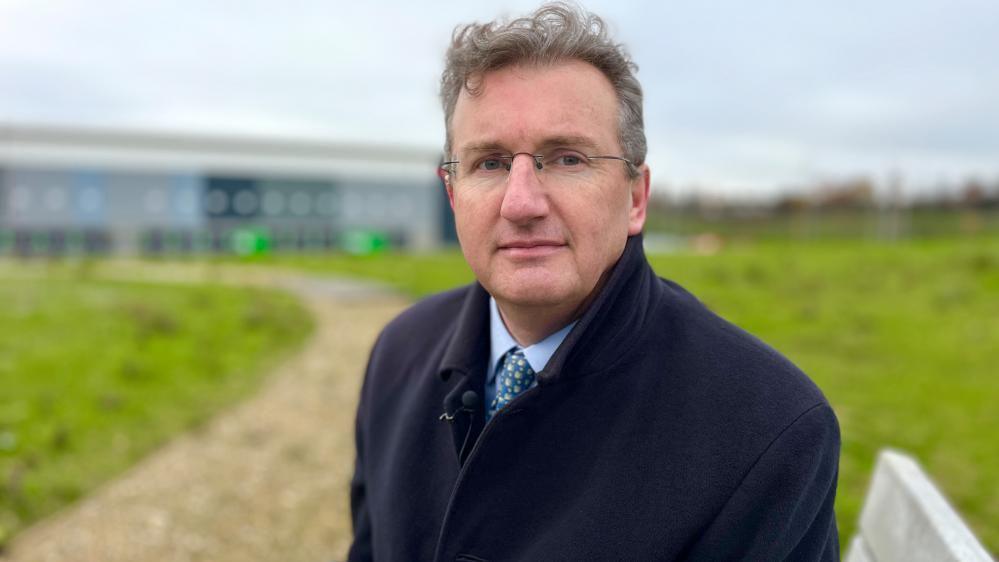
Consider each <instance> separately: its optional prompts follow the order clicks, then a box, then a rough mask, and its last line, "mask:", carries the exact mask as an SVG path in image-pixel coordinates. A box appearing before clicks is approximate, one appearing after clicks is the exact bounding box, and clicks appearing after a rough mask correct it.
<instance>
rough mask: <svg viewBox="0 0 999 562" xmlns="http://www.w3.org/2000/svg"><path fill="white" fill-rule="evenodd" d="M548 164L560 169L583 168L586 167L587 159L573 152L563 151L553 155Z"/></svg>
mask: <svg viewBox="0 0 999 562" xmlns="http://www.w3.org/2000/svg"><path fill="white" fill-rule="evenodd" d="M548 162H549V163H550V164H551V165H553V166H558V167H560V168H582V167H583V166H585V165H586V157H585V156H583V155H582V154H580V153H579V152H576V151H573V150H561V151H558V152H555V153H554V154H552V155H551V156H550V157H549V158H548Z"/></svg>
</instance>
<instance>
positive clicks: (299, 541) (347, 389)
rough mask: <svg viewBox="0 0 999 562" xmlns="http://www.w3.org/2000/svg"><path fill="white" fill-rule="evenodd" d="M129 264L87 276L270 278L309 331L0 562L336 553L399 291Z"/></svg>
mask: <svg viewBox="0 0 999 562" xmlns="http://www.w3.org/2000/svg"><path fill="white" fill-rule="evenodd" d="M136 267H138V266H135V265H134V264H114V265H112V266H110V267H107V268H102V271H101V272H100V273H99V276H101V277H121V278H129V279H134V278H136V277H137V276H141V277H143V278H148V279H150V280H158V281H162V280H166V279H169V280H171V281H177V282H186V281H198V280H204V279H206V278H210V279H212V280H213V281H216V282H224V283H237V284H252V285H270V286H281V287H284V288H287V289H290V290H293V291H294V292H295V293H297V294H298V295H300V296H301V298H302V301H303V303H304V304H305V305H306V306H307V307H308V308H309V310H310V311H311V312H312V314H313V315H314V316H315V317H316V332H315V333H314V334H313V336H312V337H311V339H310V340H309V341H308V342H307V343H306V344H305V347H304V348H303V350H302V351H301V353H299V354H298V355H296V356H295V357H293V358H291V359H289V360H288V361H286V362H285V363H284V364H282V365H281V366H279V367H278V368H277V369H276V370H275V372H274V373H273V374H272V375H271V377H270V378H269V379H268V382H267V383H265V385H264V387H263V388H262V390H261V391H260V392H259V394H257V395H256V396H255V397H253V398H251V399H250V400H248V401H246V402H244V403H242V404H240V405H238V406H236V407H234V408H233V409H231V410H229V411H226V412H223V413H221V414H220V415H219V416H217V417H216V418H215V419H214V420H213V421H212V422H211V423H209V424H207V425H206V426H205V427H204V428H203V429H201V430H199V431H197V432H195V433H193V434H187V435H183V436H180V437H178V438H176V439H175V440H174V441H172V442H170V443H169V444H168V445H166V446H165V447H163V448H162V449H160V450H159V451H157V452H156V453H153V454H152V455H150V456H149V457H147V458H146V459H145V460H144V461H142V462H141V463H139V464H138V465H137V466H135V467H133V468H132V469H131V470H130V471H129V472H127V473H126V474H124V475H123V476H121V477H120V478H118V479H117V480H114V481H112V482H110V483H109V484H107V485H105V486H104V487H102V488H100V489H98V490H96V491H95V492H94V493H92V494H91V495H90V496H88V497H87V498H86V499H84V500H82V501H81V502H80V503H78V504H76V505H74V506H71V507H70V508H68V509H66V510H65V511H63V512H62V513H60V514H58V515H56V516H54V517H52V518H50V519H48V520H45V521H42V522H40V523H39V524H37V525H35V526H34V527H31V528H29V529H27V530H25V531H24V532H23V533H21V534H20V535H19V536H18V537H17V538H16V539H15V541H14V542H13V544H12V545H10V548H9V549H8V551H7V552H6V553H5V555H3V556H0V561H2V562H14V561H17V562H22V561H23V562H28V561H30V562H49V561H52V562H55V561H68V560H72V561H100V562H116V561H126V560H127V561H150V562H159V561H171V562H172V561H192V562H193V561H213V562H227V561H233V562H235V561H240V562H247V561H255V560H261V561H263V560H266V561H282V562H284V561H287V562H298V561H302V562H305V561H310V562H312V561H331V560H341V559H343V558H344V557H345V553H346V549H347V547H348V545H349V543H350V537H351V530H350V519H349V500H348V483H349V479H350V474H351V471H352V468H353V457H354V451H353V417H354V408H355V404H356V401H357V395H358V392H359V388H360V382H361V377H362V374H363V369H364V364H365V361H366V360H367V354H368V351H369V349H370V346H371V344H372V342H373V341H374V338H375V336H376V335H377V333H378V331H379V330H380V329H381V327H382V326H384V324H385V323H386V322H387V321H388V320H389V319H391V318H392V317H393V316H394V315H395V314H397V313H398V312H399V311H400V310H401V309H402V308H403V307H404V306H405V302H404V301H403V300H402V299H401V298H400V297H396V296H392V295H390V294H387V293H386V292H384V291H379V290H373V289H372V288H371V286H368V285H358V284H356V283H349V282H342V281H341V282H332V281H318V280H315V279H305V278H301V277H295V276H293V275H287V274H285V275H280V274H279V275H275V274H274V273H273V272H267V271H265V270H260V271H258V272H255V273H254V272H251V273H249V274H248V273H247V271H246V270H231V271H230V270H225V269H219V268H210V270H205V269H203V268H202V269H199V268H198V267H185V268H176V267H166V266H164V267H162V268H150V267H148V266H142V267H141V270H139V269H136Z"/></svg>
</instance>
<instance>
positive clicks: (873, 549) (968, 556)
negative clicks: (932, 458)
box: [845, 450, 994, 562]
mask: <svg viewBox="0 0 999 562" xmlns="http://www.w3.org/2000/svg"><path fill="white" fill-rule="evenodd" d="M845 560H846V562H903V561H905V562H924V561H925V562H994V561H993V560H992V558H991V557H990V556H989V554H988V552H986V551H985V548H984V547H983V546H982V544H981V543H980V542H978V540H977V539H976V538H975V536H974V535H973V534H972V533H971V530H970V529H968V526H967V525H965V523H964V522H963V521H961V518H960V516H959V515H958V514H957V512H956V511H954V509H953V508H952V507H951V506H950V505H949V504H948V503H947V500H946V499H944V497H943V495H942V494H941V493H940V491H939V490H937V488H936V487H935V486H934V485H933V482H931V481H930V479H929V478H928V477H927V476H926V473H924V472H923V471H922V469H921V468H919V465H918V464H917V463H916V461H915V460H913V459H912V458H911V457H909V456H907V455H904V454H902V453H899V452H896V451H889V450H884V451H881V453H880V454H879V455H878V462H877V465H876V466H875V467H874V477H873V478H872V480H871V487H870V489H869V490H868V492H867V497H866V499H865V500H864V507H863V510H862V511H861V514H860V529H859V530H858V532H857V534H856V535H855V536H854V537H853V540H852V541H850V546H849V549H848V550H847V555H846V558H845Z"/></svg>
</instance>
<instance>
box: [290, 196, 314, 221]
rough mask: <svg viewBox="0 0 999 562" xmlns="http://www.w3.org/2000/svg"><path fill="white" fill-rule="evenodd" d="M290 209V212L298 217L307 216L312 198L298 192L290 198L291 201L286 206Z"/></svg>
mask: <svg viewBox="0 0 999 562" xmlns="http://www.w3.org/2000/svg"><path fill="white" fill-rule="evenodd" d="M288 206H289V207H291V212H292V213H293V214H296V215H298V216H300V217H302V216H305V215H307V214H309V211H310V210H311V209H312V197H311V196H310V195H309V194H308V193H305V192H304V191H298V192H296V193H294V194H292V196H291V201H290V202H289V204H288Z"/></svg>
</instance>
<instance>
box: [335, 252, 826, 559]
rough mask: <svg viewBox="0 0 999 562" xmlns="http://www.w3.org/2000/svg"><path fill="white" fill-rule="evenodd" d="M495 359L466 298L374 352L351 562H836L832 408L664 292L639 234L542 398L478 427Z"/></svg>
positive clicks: (446, 297) (451, 300)
mask: <svg viewBox="0 0 999 562" xmlns="http://www.w3.org/2000/svg"><path fill="white" fill-rule="evenodd" d="M488 346H489V312H488V294H487V293H486V292H485V290H484V289H483V288H482V287H481V286H480V285H478V284H472V285H470V286H466V287H462V288H459V289H456V290H452V291H449V292H446V293H442V294H438V295H435V296H431V297H429V298H427V299H425V300H423V301H421V302H419V303H417V304H416V305H414V306H413V307H411V308H410V309H408V310H407V311H405V312H403V313H402V314H401V315H400V316H399V317H397V318H396V319H395V320H393V321H392V322H391V323H390V324H389V325H388V326H387V327H386V328H385V329H384V331H383V332H382V333H381V335H380V336H379V338H378V340H377V342H376V344H375V346H374V349H373V351H372V354H371V358H370V361H369V364H368V368H367V372H366V376H365V381H364V385H363V389H362V391H361V399H360V404H359V407H358V412H357V426H356V439H357V461H356V470H355V474H354V478H353V481H352V484H351V508H352V512H353V523H354V533H355V537H354V543H353V545H352V546H351V549H350V552H349V560H352V561H354V560H371V559H374V560H379V561H395V560H399V561H416V560H435V561H444V560H448V561H450V560H465V561H485V560H488V561H500V560H541V561H552V560H754V561H757V560H836V559H838V557H839V552H838V551H839V544H838V536H837V530H836V522H835V519H834V517H833V500H834V498H835V494H836V479H837V474H838V461H839V445H840V442H839V427H838V425H837V422H836V418H835V416H834V414H833V411H832V409H831V408H830V407H829V404H828V403H827V402H826V400H825V398H824V397H823V395H822V393H821V392H820V391H819V390H818V388H816V387H815V385H814V384H813V383H812V382H811V381H810V380H809V379H808V378H807V377H806V376H805V375H804V374H803V373H802V372H801V371H799V370H798V369H797V368H796V367H795V366H794V365H792V364H791V363H790V362H789V361H787V360H786V359H785V358H783V357H782V356H781V355H779V354H778V353H777V352H775V351H774V350H773V349H771V348H769V347H767V346H766V345H765V344H763V343H761V342H760V341H759V340H757V339H755V338H754V337H752V336H750V335H749V334H747V333H746V332H744V331H742V330H741V329H739V328H737V327H735V326H733V325H732V324H729V323H728V322H726V321H724V320H722V319H721V318H719V317H718V316H716V315H715V314H713V313H711V312H710V311H709V310H708V309H707V308H705V307H704V305H702V304H701V303H700V302H699V301H698V300H697V299H695V298H694V297H693V296H691V295H690V294H689V293H688V292H686V291H685V290H683V289H682V288H681V287H679V286H678V285H676V284H675V283H672V282H670V281H666V280H663V279H660V278H658V277H657V276H656V275H655V273H654V272H653V271H652V269H651V267H650V266H649V265H648V262H647V261H646V259H645V256H644V253H643V251H642V241H641V237H640V236H636V237H632V238H631V239H629V241H628V243H627V245H626V248H625V251H624V253H623V255H622V257H621V258H620V260H619V261H618V263H617V264H616V265H615V266H614V268H613V270H612V272H611V275H610V276H609V279H608V281H607V283H606V285H605V286H604V288H603V289H602V290H601V292H600V294H599V295H598V296H597V298H596V299H595V300H594V302H593V304H592V305H591V306H590V308H589V309H588V310H587V311H586V312H585V313H584V315H583V316H582V317H581V318H580V320H579V322H578V323H577V325H576V326H575V327H574V328H573V330H572V331H571V332H570V334H569V335H568V336H567V337H566V339H565V341H564V342H563V343H562V345H561V346H560V347H559V349H558V350H557V351H556V352H555V355H554V356H553V357H552V359H551V360H550V361H549V363H548V366H547V367H546V368H545V369H544V370H543V371H541V372H540V373H538V378H537V380H538V385H537V387H535V388H533V389H530V390H528V391H526V392H524V393H523V394H521V395H520V396H518V397H517V398H515V399H514V400H513V401H512V402H511V403H510V404H509V405H508V406H507V407H505V408H503V409H502V410H500V411H499V412H498V413H497V414H496V416H495V417H493V418H492V419H491V420H490V421H489V423H488V424H486V423H484V416H483V412H484V406H483V404H481V399H479V400H478V401H476V400H475V399H476V398H477V397H480V396H482V390H483V385H484V380H485V374H486V363H487V357H488V352H489V348H488ZM469 391H471V393H472V394H470V393H469ZM463 400H464V401H463ZM442 414H444V415H443V416H442ZM442 417H443V418H444V419H441V418H442Z"/></svg>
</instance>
